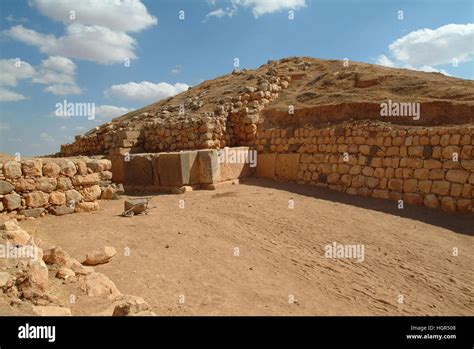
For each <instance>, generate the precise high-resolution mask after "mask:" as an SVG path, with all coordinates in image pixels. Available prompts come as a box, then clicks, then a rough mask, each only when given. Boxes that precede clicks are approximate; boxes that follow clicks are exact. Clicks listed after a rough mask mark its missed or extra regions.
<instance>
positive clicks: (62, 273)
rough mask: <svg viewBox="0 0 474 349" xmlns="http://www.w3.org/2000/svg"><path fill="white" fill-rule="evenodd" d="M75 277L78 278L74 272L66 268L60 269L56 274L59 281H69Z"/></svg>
mask: <svg viewBox="0 0 474 349" xmlns="http://www.w3.org/2000/svg"><path fill="white" fill-rule="evenodd" d="M74 276H76V273H75V272H74V271H72V270H71V269H69V268H65V267H62V268H60V269H59V270H58V272H57V273H56V277H57V278H58V279H63V280H66V279H69V278H71V277H74Z"/></svg>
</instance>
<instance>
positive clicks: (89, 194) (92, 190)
mask: <svg viewBox="0 0 474 349" xmlns="http://www.w3.org/2000/svg"><path fill="white" fill-rule="evenodd" d="M82 194H83V197H84V201H95V200H97V199H98V198H99V197H100V195H101V194H102V190H101V189H100V187H99V186H98V185H93V186H91V187H86V188H84V189H83V190H82Z"/></svg>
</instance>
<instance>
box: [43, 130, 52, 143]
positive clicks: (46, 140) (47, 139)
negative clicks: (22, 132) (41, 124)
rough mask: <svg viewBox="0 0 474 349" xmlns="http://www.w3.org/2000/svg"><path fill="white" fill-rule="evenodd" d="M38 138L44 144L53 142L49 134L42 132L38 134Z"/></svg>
mask: <svg viewBox="0 0 474 349" xmlns="http://www.w3.org/2000/svg"><path fill="white" fill-rule="evenodd" d="M40 138H41V140H42V141H44V142H46V143H53V142H54V138H53V137H51V136H50V135H49V134H47V133H46V132H43V133H41V134H40Z"/></svg>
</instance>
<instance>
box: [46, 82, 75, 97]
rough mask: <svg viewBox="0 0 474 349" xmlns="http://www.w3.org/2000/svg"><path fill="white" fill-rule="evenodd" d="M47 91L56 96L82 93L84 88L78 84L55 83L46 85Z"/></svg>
mask: <svg viewBox="0 0 474 349" xmlns="http://www.w3.org/2000/svg"><path fill="white" fill-rule="evenodd" d="M44 91H45V92H49V93H52V94H54V95H56V96H67V95H80V94H81V93H82V90H81V88H80V87H79V86H77V85H70V84H54V85H50V86H48V87H46V88H45V89H44Z"/></svg>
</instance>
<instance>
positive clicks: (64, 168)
mask: <svg viewBox="0 0 474 349" xmlns="http://www.w3.org/2000/svg"><path fill="white" fill-rule="evenodd" d="M58 165H59V167H60V168H61V172H60V173H61V174H62V175H64V176H67V177H73V176H74V175H75V174H76V172H77V169H76V165H75V164H74V162H72V161H71V160H67V159H60V160H59V161H58Z"/></svg>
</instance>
